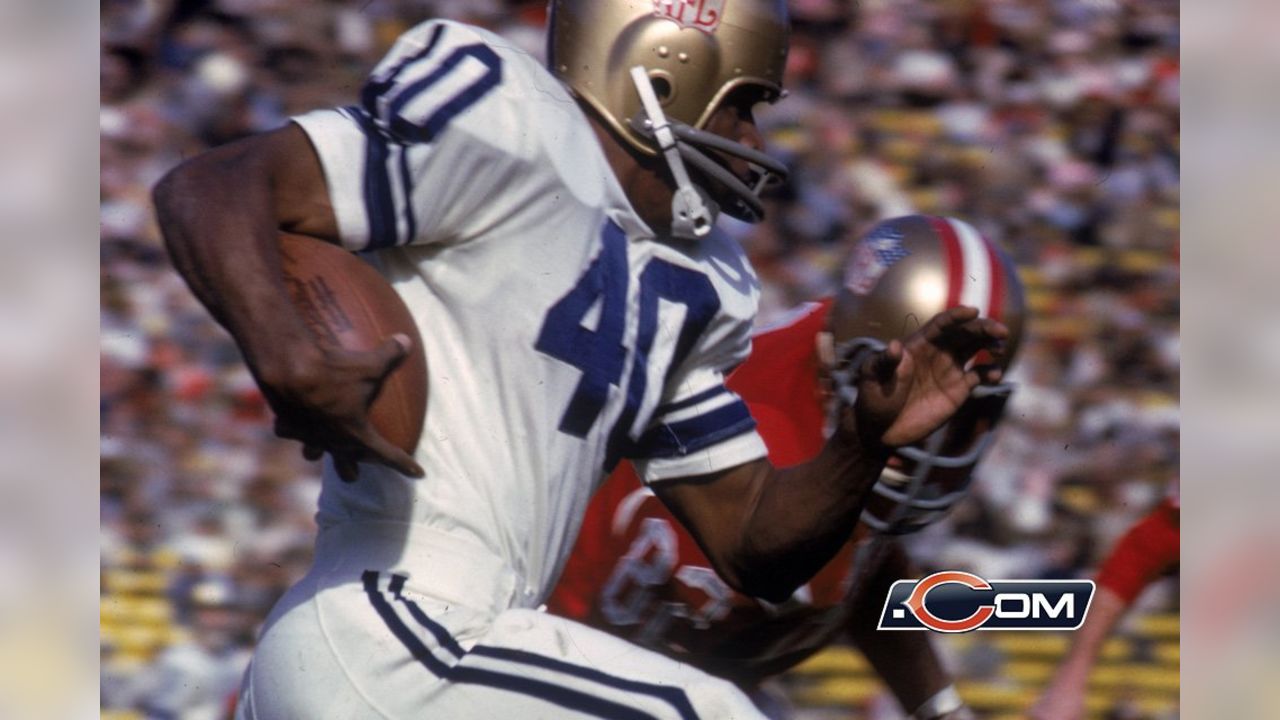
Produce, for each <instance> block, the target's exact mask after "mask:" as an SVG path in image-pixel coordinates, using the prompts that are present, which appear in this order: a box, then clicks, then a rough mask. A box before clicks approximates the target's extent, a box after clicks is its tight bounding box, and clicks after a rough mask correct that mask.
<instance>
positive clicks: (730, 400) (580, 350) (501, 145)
mask: <svg viewBox="0 0 1280 720" xmlns="http://www.w3.org/2000/svg"><path fill="white" fill-rule="evenodd" d="M295 121H296V122H297V123H298V124H299V125H300V126H301V127H302V128H303V129H304V130H305V131H306V132H307V134H308V136H309V137H310V139H311V142H312V143H313V145H314V146H315V149H316V151H317V153H318V155H319V157H320V160H321V162H322V165H323V167H324V172H325V176H326V179H327V182H328V186H329V194H330V199H331V201H332V204H333V207H334V210H335V213H336V215H337V220H338V224H339V228H340V231H341V235H342V240H343V242H344V244H345V245H346V246H347V247H348V248H349V249H350V250H352V251H358V252H365V251H368V252H367V254H366V257H367V259H369V261H370V262H372V263H373V264H374V265H375V266H376V267H378V268H379V269H380V271H381V272H382V273H383V274H384V275H385V277H387V278H388V279H389V280H390V281H391V283H392V284H393V285H394V286H395V288H396V290H397V291H398V292H399V293H400V295H401V297H403V298H404V301H405V303H406V304H407V305H408V307H409V308H410V310H411V311H412V312H413V315H414V318H415V319H416V321H417V323H418V327H419V330H420V332H421V335H422V339H423V343H424V345H425V348H424V350H425V353H426V358H427V368H428V375H429V379H428V381H429V386H428V402H427V416H426V423H425V430H424V431H423V435H422V438H421V441H420V442H419V445H418V449H417V454H416V459H417V460H418V462H419V463H421V464H422V466H423V467H424V468H425V470H426V477H425V478H423V479H420V480H416V479H410V478H405V477H403V476H401V475H399V474H397V473H395V472H394V471H391V470H388V469H386V468H383V467H381V466H375V465H363V466H362V467H361V471H360V479H359V481H358V482H355V483H351V484H346V483H343V482H341V481H339V480H338V479H337V477H336V476H335V475H334V473H333V471H332V468H331V467H327V468H326V474H325V482H324V489H323V492H322V495H321V499H320V513H319V515H318V520H319V522H320V524H321V526H322V527H324V526H327V525H332V524H334V523H338V522H342V521H344V520H394V521H404V522H409V523H415V524H422V525H427V526H430V527H433V528H435V529H437V530H442V531H445V532H448V533H451V534H454V535H458V536H462V537H466V538H469V539H471V540H473V541H475V542H478V543H481V544H482V545H483V546H485V547H487V548H489V549H490V550H491V551H492V552H494V553H495V554H497V555H498V556H499V557H501V558H502V559H504V560H505V561H506V562H507V563H508V565H509V566H510V567H511V568H512V569H513V570H515V571H516V572H517V573H519V574H520V575H521V576H522V577H523V578H524V579H525V582H526V584H527V586H526V587H525V588H524V589H523V592H524V594H525V596H526V599H527V598H537V599H538V601H540V599H541V598H542V597H543V596H544V595H545V591H546V590H547V589H548V587H549V584H550V583H551V582H552V581H553V580H554V579H555V577H556V575H558V573H559V570H560V568H561V566H562V564H563V561H564V559H565V557H566V555H567V554H568V552H569V550H570V548H571V546H572V544H573V540H574V537H575V536H576V534H577V529H578V526H579V524H580V522H581V519H582V515H583V513H584V511H585V507H586V504H587V501H588V499H589V497H590V495H591V493H592V492H593V491H594V489H595V488H596V486H597V485H598V484H599V482H600V480H601V479H602V478H603V475H604V473H605V471H606V470H608V469H609V468H611V467H612V465H613V463H615V462H616V461H617V459H618V458H620V457H630V458H634V459H635V460H636V461H637V467H638V468H639V469H640V471H641V474H642V477H644V478H645V480H646V481H647V482H655V481H661V480H663V479H665V478H673V477H681V476H690V475H700V474H705V473H710V472H714V471H718V470H722V469H725V468H728V467H732V466H734V465H737V464H740V463H743V462H746V461H749V460H753V459H756V458H760V457H763V456H764V454H765V448H764V444H763V443H762V442H761V440H760V438H759V436H758V435H757V434H756V432H755V423H754V421H753V420H752V419H751V416H750V414H749V413H748V411H747V408H746V406H745V405H744V404H743V403H742V401H741V400H740V399H739V398H738V397H737V396H735V395H734V394H733V393H731V392H730V391H729V390H727V389H726V388H725V386H724V375H725V374H726V373H727V372H728V371H729V370H730V369H732V368H733V367H734V366H736V365H737V364H738V363H739V362H741V361H742V360H743V359H744V358H745V357H746V355H747V353H748V351H749V348H750V330H751V321H752V318H753V316H754V314H755V311H756V304H757V300H758V295H759V292H758V287H759V286H758V281H757V279H756V277H755V275H754V273H753V271H752V270H751V267H750V265H749V264H748V262H747V260H746V258H745V257H744V255H743V253H742V251H741V249H740V248H739V247H738V246H737V245H736V244H735V243H734V242H733V241H731V240H730V239H728V238H727V237H726V236H725V235H723V234H721V233H718V232H716V233H713V234H712V235H711V236H710V237H709V238H706V239H704V240H702V241H699V242H696V243H694V242H684V241H676V240H670V239H658V238H655V237H654V234H653V233H652V232H651V231H650V230H649V229H648V228H647V227H646V225H645V224H644V223H643V222H642V221H641V220H640V219H639V217H638V216H637V215H636V214H635V212H634V210H632V208H631V206H630V204H629V203H628V201H627V199H626V196H625V195H624V194H623V192H622V189H621V187H620V186H619V184H618V182H617V180H616V179H615V177H614V175H613V173H612V171H611V169H610V167H609V165H608V162H607V161H606V159H605V156H604V153H603V151H602V149H601V148H600V145H599V142H598V140H597V139H596V136H595V134H594V132H593V130H592V128H591V126H590V124H589V122H588V121H587V119H586V117H585V116H584V114H583V112H582V111H581V110H580V109H579V107H578V105H577V104H576V103H575V102H574V100H573V99H572V97H571V96H570V94H569V93H568V91H567V90H566V89H565V88H564V87H563V86H562V85H561V84H560V82H559V81H557V80H556V79H555V78H554V77H553V76H552V75H551V74H550V73H549V72H548V71H547V70H546V69H545V68H544V67H542V65H541V64H540V63H539V62H538V61H537V60H535V59H534V58H532V57H530V56H529V55H528V54H526V53H524V52H522V51H521V50H519V49H518V48H516V47H514V46H512V45H511V44H510V43H508V42H507V41H505V40H503V39H502V38H500V37H499V36H497V35H494V34H492V33H489V32H485V31H483V30H479V29H476V28H473V27H469V26H466V25H461V24H457V23H452V22H442V21H431V22H427V23H424V24H422V25H420V26H418V27H417V28H415V29H414V30H412V31H410V32H409V33H407V34H405V35H404V36H402V37H401V38H400V40H399V41H398V42H397V43H396V46H395V47H394V48H393V49H392V51H391V53H390V54H389V55H388V56H387V57H386V58H385V59H384V60H383V61H382V62H381V63H380V64H379V65H378V66H377V68H375V70H374V71H373V73H372V74H371V76H370V79H369V82H368V84H367V86H366V87H365V88H364V90H363V92H362V95H361V102H360V104H359V105H357V106H352V107H348V108H342V109H336V110H324V111H317V112H313V113H308V114H306V115H303V116H300V117H298V118H295Z"/></svg>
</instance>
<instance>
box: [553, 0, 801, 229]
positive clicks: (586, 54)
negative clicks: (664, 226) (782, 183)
mask: <svg viewBox="0 0 1280 720" xmlns="http://www.w3.org/2000/svg"><path fill="white" fill-rule="evenodd" d="M788 27H789V23H788V19H787V12H786V3H785V0H553V1H552V3H551V16H550V21H549V32H548V37H547V43H548V51H547V58H548V65H549V67H550V69H551V72H552V73H553V74H555V75H556V76H557V77H559V78H560V79H561V80H562V81H563V82H564V83H565V84H566V85H568V86H569V87H570V88H571V89H572V90H573V92H574V93H575V94H576V95H577V96H578V97H579V98H580V99H581V100H582V101H583V102H585V103H586V104H587V105H588V106H590V107H591V108H592V109H593V110H594V112H595V113H596V114H597V115H598V116H599V117H600V118H601V119H602V120H603V121H604V122H605V123H606V124H607V125H608V126H609V127H610V128H611V129H612V130H613V132H614V133H615V134H616V135H617V136H618V137H619V138H620V139H621V140H622V141H623V142H624V143H626V144H627V145H628V146H630V147H631V148H632V149H633V150H634V151H636V152H639V153H641V154H643V155H649V156H653V155H659V154H660V155H662V156H663V157H664V159H665V160H666V162H667V164H668V166H669V167H670V169H671V171H672V176H673V178H674V179H675V181H676V185H677V191H676V198H675V200H674V201H673V213H672V214H673V218H674V219H675V222H674V223H673V225H674V226H679V225H680V214H681V213H680V211H681V208H680V207H679V204H680V203H682V202H683V203H685V206H686V210H688V208H689V207H693V210H694V211H695V212H701V213H702V215H701V218H700V222H699V223H694V222H693V221H692V220H693V219H692V218H691V219H690V222H689V223H688V227H686V228H685V229H686V230H688V231H690V232H687V233H681V232H676V233H675V234H677V235H689V234H690V233H691V234H692V236H693V237H702V236H705V235H706V233H708V232H710V224H711V222H713V221H714V211H715V210H716V209H717V208H718V207H722V208H723V210H724V211H725V212H727V213H728V214H730V215H733V216H735V217H738V218H740V219H743V220H746V221H749V222H754V221H756V220H758V219H760V217H762V215H763V208H762V206H761V204H760V201H759V199H758V197H757V195H758V193H759V192H760V190H762V189H763V187H764V186H765V185H766V184H767V181H768V178H769V176H773V175H777V176H783V175H785V172H786V169H785V167H784V166H783V165H782V164H781V163H778V162H777V161H776V160H773V159H772V158H769V157H768V156H767V155H765V154H764V153H761V152H759V151H757V150H755V149H753V148H750V147H747V146H746V145H743V144H742V143H740V142H736V141H735V140H734V139H733V138H723V137H720V136H718V135H714V134H713V133H710V132H707V130H706V128H707V125H708V123H709V122H710V121H711V119H712V116H713V115H714V114H715V113H716V111H717V110H718V109H719V108H720V107H721V106H722V105H723V104H724V103H726V102H728V101H729V100H730V96H731V95H736V94H739V93H743V92H749V93H751V95H752V99H753V100H754V99H759V100H762V101H766V102H772V101H774V100H776V99H778V98H779V97H781V95H782V74H783V69H784V67H785V64H786V56H787V34H788ZM646 94H647V95H650V96H651V97H650V98H649V99H648V100H646V98H645V97H644V96H645V95H646ZM717 154H718V155H720V156H725V155H727V156H732V157H736V158H739V159H741V160H744V161H746V162H747V163H748V165H750V166H751V167H752V177H750V178H741V177H737V176H736V175H735V174H734V173H733V172H731V171H729V170H728V169H727V168H726V166H725V163H724V162H723V160H722V158H717V157H716V155H717ZM686 165H688V166H691V169H692V170H693V173H692V174H693V175H694V176H696V177H697V178H698V179H699V180H701V181H702V183H703V184H704V185H709V186H711V189H709V188H708V187H698V188H694V187H693V185H694V183H693V182H692V181H691V180H689V179H688V178H689V176H690V172H689V171H688V170H686ZM712 189H713V190H714V192H712V191H711V190H712ZM713 194H714V195H715V198H714V199H713V198H712V195H713ZM682 196H683V197H682ZM707 220H710V221H711V222H707ZM673 229H676V230H679V228H678V227H673Z"/></svg>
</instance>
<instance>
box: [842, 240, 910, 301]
mask: <svg viewBox="0 0 1280 720" xmlns="http://www.w3.org/2000/svg"><path fill="white" fill-rule="evenodd" d="M910 254H911V251H910V250H908V249H906V248H905V247H903V246H902V231H900V230H898V229H897V228H895V227H892V226H888V225H885V226H883V227H880V228H879V229H877V230H876V231H875V232H874V233H872V234H871V235H868V236H867V237H866V238H863V240H862V242H860V243H858V246H857V247H856V248H854V250H853V257H852V258H850V260H849V264H848V265H847V266H846V267H845V272H844V285H845V287H847V288H849V290H850V291H851V292H854V293H856V294H858V295H866V294H867V293H869V292H871V288H873V287H875V286H876V282H877V281H879V280H880V276H881V275H884V274H885V271H887V270H888V269H889V268H891V267H893V266H894V265H895V264H896V263H897V262H898V261H899V260H902V259H903V258H905V257H907V256H908V255H910Z"/></svg>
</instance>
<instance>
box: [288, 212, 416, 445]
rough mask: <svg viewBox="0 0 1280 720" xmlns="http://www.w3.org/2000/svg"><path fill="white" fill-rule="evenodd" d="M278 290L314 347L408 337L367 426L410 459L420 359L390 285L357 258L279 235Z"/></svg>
mask: <svg viewBox="0 0 1280 720" xmlns="http://www.w3.org/2000/svg"><path fill="white" fill-rule="evenodd" d="M280 256H281V260H282V263H283V267H284V280H285V285H286V286H287V287H288V290H289V296H290V298H291V299H292V300H293V305H294V307H295V308H296V309H297V310H298V312H299V314H301V316H302V318H303V320H304V321H305V322H306V324H307V327H309V328H311V331H312V332H313V333H315V335H316V337H317V338H319V340H320V342H321V343H322V344H328V345H330V346H338V347H343V348H346V349H348V350H372V349H374V348H375V347H377V346H378V345H379V344H380V343H381V342H382V341H383V340H385V339H386V338H387V337H389V336H391V335H393V334H395V333H404V334H405V335H407V336H409V338H410V339H412V340H413V347H412V348H410V350H409V356H408V357H406V358H405V359H404V361H403V362H402V363H401V364H400V366H399V367H397V368H396V369H395V370H393V371H392V372H391V374H390V375H388V376H387V378H386V381H385V382H384V383H383V385H382V389H381V391H380V392H379V393H378V395H377V397H375V398H374V400H373V404H372V405H371V406H370V408H369V420H370V422H371V423H373V427H374V428H375V429H376V430H377V431H378V432H379V433H381V434H382V436H383V437H385V438H386V439H387V440H388V441H390V442H391V443H392V444H393V445H395V446H397V447H399V448H401V449H403V450H404V451H405V452H407V453H409V454H411V455H412V454H413V451H414V449H415V448H416V447H417V445H418V438H419V436H421V434H422V424H423V421H424V420H425V417H426V410H427V362H426V356H425V354H424V353H423V350H422V338H421V336H420V335H419V334H418V328H417V325H416V324H415V323H414V321H413V315H412V314H411V313H410V312H409V308H408V307H406V306H405V304H404V301H403V300H401V299H400V296H399V295H398V294H396V291H395V290H394V289H393V288H392V287H391V284H390V283H389V282H387V281H386V279H384V278H383V277H382V276H381V275H380V274H378V271H377V270H374V269H373V267H371V266H370V265H369V264H368V263H366V262H364V261H363V260H361V259H360V258H359V257H357V256H355V255H353V254H351V253H350V252H347V251H346V250H344V249H343V248H340V247H338V246H336V245H332V244H330V243H327V242H324V241H323V240H318V239H316V238H312V237H307V236H303V235H294V234H291V233H281V236H280Z"/></svg>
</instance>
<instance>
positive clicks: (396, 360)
mask: <svg viewBox="0 0 1280 720" xmlns="http://www.w3.org/2000/svg"><path fill="white" fill-rule="evenodd" d="M412 347H413V340H410V339H409V336H408V335H405V334H404V333H396V334H394V335H392V336H390V337H388V338H386V339H385V340H383V341H382V343H381V344H379V345H378V347H377V348H376V349H375V350H374V353H375V354H376V356H377V358H378V368H379V373H378V375H379V377H385V376H386V375H387V374H388V373H390V372H391V371H392V370H395V369H396V368H397V367H400V363H402V362H404V359H405V358H406V357H408V356H409V350H410V349H411V348H412Z"/></svg>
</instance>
